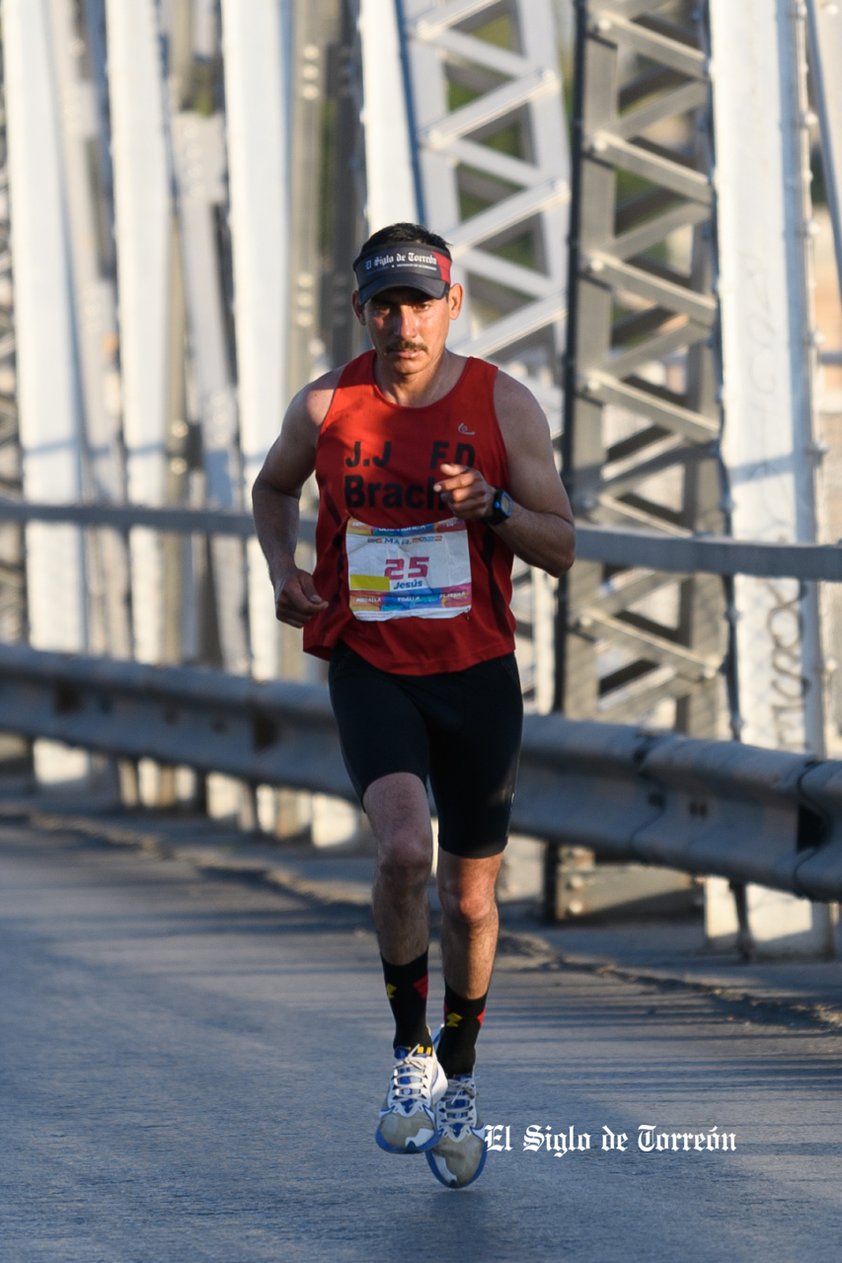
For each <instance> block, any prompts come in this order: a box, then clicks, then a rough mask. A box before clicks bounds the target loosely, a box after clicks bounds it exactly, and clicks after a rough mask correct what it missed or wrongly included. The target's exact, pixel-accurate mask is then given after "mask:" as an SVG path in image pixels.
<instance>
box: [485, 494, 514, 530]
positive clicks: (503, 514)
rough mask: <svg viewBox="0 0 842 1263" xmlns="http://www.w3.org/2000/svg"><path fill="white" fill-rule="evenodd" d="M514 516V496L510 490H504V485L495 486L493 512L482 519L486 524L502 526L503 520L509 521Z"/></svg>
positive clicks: (492, 503)
mask: <svg viewBox="0 0 842 1263" xmlns="http://www.w3.org/2000/svg"><path fill="white" fill-rule="evenodd" d="M511 516H512V497H511V496H510V495H509V493H508V491H504V490H503V488H502V487H495V488H494V499H493V500H492V502H491V512H490V513H489V515H488V517H484V518H483V519H482V520H483V522H485V524H486V526H500V524H501V523H502V522H508V520H509V518H510V517H511Z"/></svg>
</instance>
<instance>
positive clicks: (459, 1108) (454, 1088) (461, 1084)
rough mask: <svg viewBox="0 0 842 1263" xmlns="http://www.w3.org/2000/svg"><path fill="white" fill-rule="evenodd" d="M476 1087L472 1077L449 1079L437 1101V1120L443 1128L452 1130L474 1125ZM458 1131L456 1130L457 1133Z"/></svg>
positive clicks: (475, 1119)
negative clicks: (445, 1089)
mask: <svg viewBox="0 0 842 1263" xmlns="http://www.w3.org/2000/svg"><path fill="white" fill-rule="evenodd" d="M476 1096H477V1087H476V1084H475V1083H474V1081H473V1079H462V1080H458V1079H457V1080H455V1081H454V1080H451V1081H450V1083H448V1085H447V1091H446V1092H445V1094H444V1096H443V1097H442V1099H441V1100H440V1101H439V1122H440V1124H441V1126H442V1127H443V1128H447V1129H448V1130H453V1129H454V1128H459V1131H461V1129H462V1128H463V1127H476V1125H477V1109H476ZM459 1131H457V1132H456V1134H457V1135H459Z"/></svg>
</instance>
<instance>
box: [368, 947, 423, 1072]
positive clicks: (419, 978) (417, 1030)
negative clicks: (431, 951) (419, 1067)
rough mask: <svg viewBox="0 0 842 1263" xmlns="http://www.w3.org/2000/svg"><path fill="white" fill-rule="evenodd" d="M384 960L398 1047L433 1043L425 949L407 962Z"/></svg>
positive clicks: (384, 970) (387, 992)
mask: <svg viewBox="0 0 842 1263" xmlns="http://www.w3.org/2000/svg"><path fill="white" fill-rule="evenodd" d="M380 959H381V960H382V961H383V977H384V978H385V980H386V995H387V996H388V997H389V1004H390V1005H391V1008H392V1016H393V1017H394V1019H395V1048H401V1047H402V1048H414V1047H415V1045H416V1044H422V1045H424V1046H425V1047H426V1046H429V1045H431V1044H432V1040H431V1038H430V1030H429V1027H428V1026H427V991H428V989H429V976H428V972H427V953H426V952H423V953H422V954H421V955H420V956H419V957H418V958H417V959H416V960H412V961H410V962H409V964H408V965H390V964H389V962H388V961H387V960H385V959H384V958H383V956H381V957H380Z"/></svg>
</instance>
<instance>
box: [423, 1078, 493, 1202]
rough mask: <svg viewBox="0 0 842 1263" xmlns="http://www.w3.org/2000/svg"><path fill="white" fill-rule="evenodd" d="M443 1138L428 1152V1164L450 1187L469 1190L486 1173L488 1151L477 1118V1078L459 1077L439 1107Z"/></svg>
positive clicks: (454, 1080)
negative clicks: (484, 1170) (483, 1169)
mask: <svg viewBox="0 0 842 1263" xmlns="http://www.w3.org/2000/svg"><path fill="white" fill-rule="evenodd" d="M436 1123H437V1126H438V1130H439V1132H440V1133H441V1139H440V1140H439V1141H438V1142H437V1143H436V1144H434V1145H433V1146H431V1147H430V1149H429V1150H427V1162H428V1163H429V1167H430V1170H431V1171H432V1173H433V1175H434V1176H435V1177H436V1179H437V1180H440V1181H441V1183H442V1184H444V1185H446V1186H447V1187H448V1188H467V1186H468V1185H469V1184H473V1182H474V1180H476V1179H478V1178H479V1176H480V1175H481V1173H482V1168H483V1167H484V1166H485V1159H486V1158H487V1156H488V1150H487V1148H486V1144H485V1133H484V1131H483V1127H482V1123H481V1122H480V1121H479V1119H478V1118H477V1085H476V1082H475V1081H474V1077H473V1075H470V1074H457V1075H454V1077H453V1078H452V1079H448V1081H447V1091H446V1092H445V1094H444V1096H443V1097H442V1098H441V1100H440V1101H439V1103H438V1105H437V1107H436Z"/></svg>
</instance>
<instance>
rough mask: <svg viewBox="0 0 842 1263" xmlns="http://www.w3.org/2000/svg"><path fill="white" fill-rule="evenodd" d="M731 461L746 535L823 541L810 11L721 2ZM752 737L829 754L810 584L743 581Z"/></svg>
mask: <svg viewBox="0 0 842 1263" xmlns="http://www.w3.org/2000/svg"><path fill="white" fill-rule="evenodd" d="M710 31H711V43H712V55H713V79H714V94H713V101H714V131H715V146H716V195H717V220H718V239H719V274H720V289H719V296H720V301H721V311H722V316H721V320H722V357H723V377H724V406H725V428H724V434H723V440H722V448H723V455H724V459H725V464H726V466H727V469H728V476H729V481H730V485H731V495H732V500H733V509H732V521H733V530H734V534H735V535H736V536H737V537H742V538H748V539H754V540H760V541H772V540H780V541H782V542H789V541H797V540H801V541H810V540H816V539H817V538H818V525H817V513H816V487H815V479H816V451H815V446H814V434H813V423H814V415H813V412H814V400H813V391H814V372H815V365H816V353H815V346H814V344H813V337H812V333H813V316H812V311H811V293H812V290H811V263H812V259H811V253H810V243H809V237H808V232H807V228H808V223H809V218H810V203H809V166H808V163H809V155H808V146H807V135H806V130H805V126H806V107H807V98H806V64H805V44H804V35H805V32H804V18H803V11H801V12H799V10H798V9H797V6H793V5H792V4H791V3H790V0H776V2H775V3H774V4H770V3H769V0H742V2H741V3H740V4H738V5H737V4H733V3H731V2H730V0H711V3H710ZM736 604H737V611H738V623H737V629H736V634H737V645H738V662H739V691H740V710H741V714H742V719H743V724H744V728H743V733H742V735H743V737H744V738H745V740H746V741H748V742H751V743H754V744H758V745H770V746H774V747H776V748H779V749H790V750H802V749H807V750H810V751H811V752H812V753H813V754H815V755H816V756H821V754H822V753H823V751H824V748H825V667H824V662H823V658H822V643H821V639H822V638H821V626H820V617H819V605H818V592H817V590H816V588H815V586H814V585H805V587H804V588H803V590H800V589H799V585H798V584H797V583H787V582H784V581H776V580H772V579H770V580H768V581H765V582H764V581H758V580H748V579H737V580H736Z"/></svg>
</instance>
